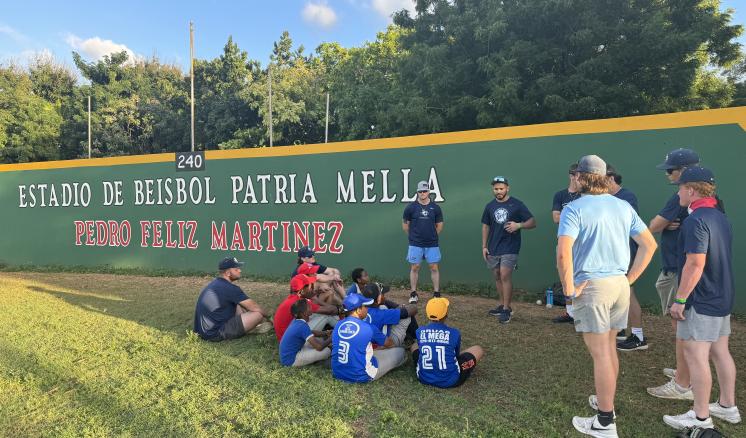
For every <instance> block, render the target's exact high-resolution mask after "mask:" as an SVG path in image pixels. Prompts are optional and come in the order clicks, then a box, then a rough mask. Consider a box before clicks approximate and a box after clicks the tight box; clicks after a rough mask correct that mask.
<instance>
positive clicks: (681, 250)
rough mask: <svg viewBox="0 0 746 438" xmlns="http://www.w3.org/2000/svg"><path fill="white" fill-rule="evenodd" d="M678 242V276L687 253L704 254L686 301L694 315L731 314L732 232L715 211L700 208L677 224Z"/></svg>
mask: <svg viewBox="0 0 746 438" xmlns="http://www.w3.org/2000/svg"><path fill="white" fill-rule="evenodd" d="M680 230H681V233H680V234H679V241H678V273H679V281H681V273H682V270H683V269H684V263H685V262H686V255H687V254H706V258H705V267H704V270H703V272H702V277H701V278H700V279H699V282H698V283H697V285H696V286H695V287H694V290H693V291H692V293H691V295H689V298H688V299H687V301H686V307H687V308H689V307H690V306H694V309H695V310H696V311H697V313H699V314H701V315H708V316H726V315H730V313H731V312H732V311H733V299H734V297H735V286H734V282H733V262H732V247H731V246H732V243H733V230H732V227H731V224H730V222H729V221H728V219H727V218H726V217H725V215H724V214H723V213H722V212H721V211H720V210H718V209H717V208H708V207H700V208H698V209H696V210H694V212H692V214H691V215H689V217H687V218H686V219H685V220H684V222H683V223H682V224H681V228H680Z"/></svg>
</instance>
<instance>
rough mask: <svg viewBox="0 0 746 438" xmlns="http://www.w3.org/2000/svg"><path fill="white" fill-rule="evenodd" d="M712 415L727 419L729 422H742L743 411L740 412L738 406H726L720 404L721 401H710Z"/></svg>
mask: <svg viewBox="0 0 746 438" xmlns="http://www.w3.org/2000/svg"><path fill="white" fill-rule="evenodd" d="M710 415H712V416H713V417H718V418H720V419H721V420H725V421H727V422H728V423H731V424H736V423H740V422H741V413H740V412H738V407H737V406H731V407H729V408H724V407H722V406H720V403H718V402H715V403H710Z"/></svg>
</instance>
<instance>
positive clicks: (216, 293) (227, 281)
mask: <svg viewBox="0 0 746 438" xmlns="http://www.w3.org/2000/svg"><path fill="white" fill-rule="evenodd" d="M241 266H243V262H239V261H238V260H236V258H235V257H226V258H224V259H223V260H221V261H220V264H219V265H218V269H219V275H218V276H217V278H215V279H214V280H213V281H211V282H210V284H208V285H207V286H206V287H205V288H204V289H202V293H200V294H199V298H198V299H197V305H196V308H195V311H194V332H195V333H197V334H198V335H199V336H200V337H201V338H202V339H205V340H209V341H223V340H226V339H235V338H240V337H241V336H243V335H245V334H246V333H248V332H250V331H251V332H254V333H266V332H268V331H270V330H272V323H271V322H269V321H264V318H268V317H269V313H267V312H266V311H265V310H264V309H262V307H261V306H260V305H259V304H257V303H256V301H254V300H252V299H250V298H249V297H248V296H246V294H245V293H244V292H243V291H242V290H241V288H240V287H238V286H236V285H235V284H233V283H234V282H236V281H237V280H238V279H240V278H241Z"/></svg>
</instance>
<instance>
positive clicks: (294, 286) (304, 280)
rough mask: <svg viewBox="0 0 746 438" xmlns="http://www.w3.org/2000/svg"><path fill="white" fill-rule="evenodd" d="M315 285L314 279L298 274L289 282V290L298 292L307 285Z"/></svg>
mask: <svg viewBox="0 0 746 438" xmlns="http://www.w3.org/2000/svg"><path fill="white" fill-rule="evenodd" d="M312 283H316V277H309V276H308V275H304V274H298V275H296V276H295V277H293V278H292V279H291V280H290V290H292V291H293V292H298V291H299V290H301V289H303V288H304V287H306V286H308V285H309V284H312Z"/></svg>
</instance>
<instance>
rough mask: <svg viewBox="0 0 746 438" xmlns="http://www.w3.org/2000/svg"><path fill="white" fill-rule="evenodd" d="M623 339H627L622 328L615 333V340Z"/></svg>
mask: <svg viewBox="0 0 746 438" xmlns="http://www.w3.org/2000/svg"><path fill="white" fill-rule="evenodd" d="M625 339H627V331H626V330H624V329H622V330H619V332H618V333H617V334H616V340H617V341H623V340H625Z"/></svg>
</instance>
